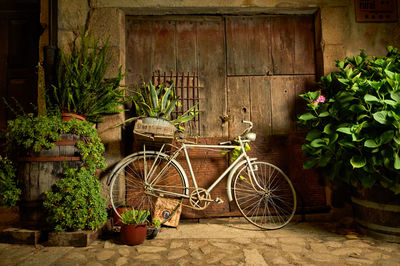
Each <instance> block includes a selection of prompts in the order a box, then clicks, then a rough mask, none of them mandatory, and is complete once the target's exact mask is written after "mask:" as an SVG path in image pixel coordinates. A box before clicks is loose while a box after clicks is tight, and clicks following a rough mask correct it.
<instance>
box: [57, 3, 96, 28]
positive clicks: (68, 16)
mask: <svg viewBox="0 0 400 266" xmlns="http://www.w3.org/2000/svg"><path fill="white" fill-rule="evenodd" d="M88 2H89V1H82V0H59V1H58V28H59V29H62V30H79V29H82V28H84V26H85V24H86V19H87V16H88V13H89V10H90V7H89V5H88Z"/></svg>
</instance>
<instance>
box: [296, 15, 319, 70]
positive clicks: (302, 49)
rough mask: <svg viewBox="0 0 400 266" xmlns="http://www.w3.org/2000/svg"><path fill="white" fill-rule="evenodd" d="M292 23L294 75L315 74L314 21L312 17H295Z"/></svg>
mask: <svg viewBox="0 0 400 266" xmlns="http://www.w3.org/2000/svg"><path fill="white" fill-rule="evenodd" d="M294 21H295V23H294V26H295V50H294V73H295V74H315V73H316V69H315V51H314V50H315V49H314V47H315V45H314V43H315V41H314V26H313V25H314V19H313V17H312V16H297V17H295V18H294Z"/></svg>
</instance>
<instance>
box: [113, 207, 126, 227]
mask: <svg viewBox="0 0 400 266" xmlns="http://www.w3.org/2000/svg"><path fill="white" fill-rule="evenodd" d="M111 209H112V210H113V222H114V225H121V217H120V216H121V214H122V213H124V212H125V211H127V210H129V207H128V206H127V205H126V203H125V202H124V203H123V204H122V205H121V206H119V207H117V208H116V209H117V212H118V213H116V212H115V211H114V209H113V208H112V207H111Z"/></svg>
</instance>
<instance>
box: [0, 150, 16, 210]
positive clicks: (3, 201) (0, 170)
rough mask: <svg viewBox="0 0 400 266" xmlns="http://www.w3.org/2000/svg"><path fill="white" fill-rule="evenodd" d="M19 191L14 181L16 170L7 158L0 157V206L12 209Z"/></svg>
mask: <svg viewBox="0 0 400 266" xmlns="http://www.w3.org/2000/svg"><path fill="white" fill-rule="evenodd" d="M20 196H21V189H20V188H19V187H18V184H17V179H16V169H15V168H14V166H13V164H12V162H11V161H10V160H9V159H8V158H7V157H2V156H0V205H1V206H3V207H12V206H15V205H16V204H17V201H18V200H19V197H20Z"/></svg>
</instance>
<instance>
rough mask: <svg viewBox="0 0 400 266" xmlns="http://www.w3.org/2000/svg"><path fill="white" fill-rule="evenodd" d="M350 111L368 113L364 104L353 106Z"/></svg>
mask: <svg viewBox="0 0 400 266" xmlns="http://www.w3.org/2000/svg"><path fill="white" fill-rule="evenodd" d="M349 110H350V111H352V112H355V113H360V112H364V111H366V110H367V109H366V108H365V106H364V105H362V104H353V105H351V106H350V107H349Z"/></svg>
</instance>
